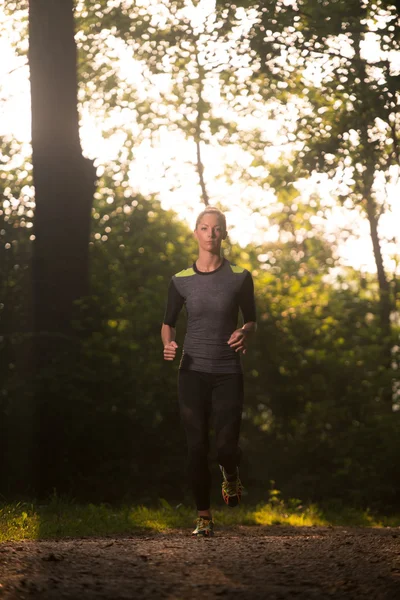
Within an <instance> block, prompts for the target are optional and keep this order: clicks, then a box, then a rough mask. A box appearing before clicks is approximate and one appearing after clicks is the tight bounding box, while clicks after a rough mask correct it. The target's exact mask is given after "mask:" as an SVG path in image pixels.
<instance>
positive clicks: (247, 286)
mask: <svg viewBox="0 0 400 600" xmlns="http://www.w3.org/2000/svg"><path fill="white" fill-rule="evenodd" d="M239 306H240V310H241V311H242V315H243V322H244V323H248V322H249V321H256V318H257V317H256V303H255V299H254V283H253V278H252V276H251V274H250V273H249V271H247V273H246V277H245V279H244V281H243V283H242V287H241V288H240V292H239Z"/></svg>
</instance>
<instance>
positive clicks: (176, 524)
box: [0, 491, 400, 543]
mask: <svg viewBox="0 0 400 600" xmlns="http://www.w3.org/2000/svg"><path fill="white" fill-rule="evenodd" d="M275 492H276V493H275V495H272V497H271V500H270V501H269V502H267V503H264V504H259V505H258V506H256V507H243V506H241V507H239V508H238V509H236V510H234V511H231V510H226V508H225V509H223V510H216V511H214V512H213V517H214V520H215V522H216V524H217V526H218V529H222V530H224V529H226V528H227V527H234V526H235V525H241V526H243V525H250V526H254V525H255V526H277V525H286V526H288V525H289V526H292V527H315V526H328V525H330V526H336V525H341V526H357V527H382V526H383V527H384V526H391V527H396V526H398V525H399V522H400V519H399V516H398V515H393V516H381V515H378V514H373V513H372V512H371V511H368V510H365V511H361V510H355V509H352V508H346V507H345V506H342V505H336V506H334V505H333V503H331V505H330V506H329V507H326V508H321V507H318V506H316V505H308V506H307V505H302V504H301V503H300V501H299V500H294V499H292V500H289V501H288V502H286V503H285V502H284V501H283V500H280V499H277V496H279V492H277V491H275ZM193 522H194V513H193V510H192V509H191V508H189V507H187V506H184V505H182V504H179V505H177V506H171V505H170V504H169V503H168V502H166V501H165V500H162V499H161V500H160V501H159V504H158V506H153V507H148V506H142V505H128V504H125V505H122V506H121V505H119V506H111V505H109V504H78V503H76V502H74V501H71V500H66V499H64V498H59V497H57V496H53V498H52V499H51V500H50V502H48V503H46V504H41V505H37V504H36V503H30V504H26V503H16V504H1V505H0V543H1V542H9V541H17V540H29V539H30V540H35V539H52V538H57V539H61V538H63V537H83V536H84V537H90V536H115V535H121V534H135V533H136V534H142V533H143V532H146V534H149V533H150V534H151V533H158V532H161V531H168V530H171V529H182V528H184V529H186V530H187V532H188V533H189V532H190V528H192V526H193Z"/></svg>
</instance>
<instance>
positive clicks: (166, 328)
mask: <svg viewBox="0 0 400 600" xmlns="http://www.w3.org/2000/svg"><path fill="white" fill-rule="evenodd" d="M175 333H176V329H175V327H171V325H167V324H166V323H163V324H162V327H161V339H162V342H163V344H164V359H165V360H174V358H175V355H176V349H177V347H178V344H177V343H176V342H175Z"/></svg>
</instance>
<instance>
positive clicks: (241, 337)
mask: <svg viewBox="0 0 400 600" xmlns="http://www.w3.org/2000/svg"><path fill="white" fill-rule="evenodd" d="M247 333H248V332H247V331H246V330H245V329H236V331H234V332H233V333H232V335H231V337H230V338H229V340H228V344H229V346H230V347H231V348H232V349H233V350H234V351H235V352H242V353H243V354H246V347H247Z"/></svg>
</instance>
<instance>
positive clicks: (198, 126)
mask: <svg viewBox="0 0 400 600" xmlns="http://www.w3.org/2000/svg"><path fill="white" fill-rule="evenodd" d="M196 63H197V69H198V75H199V88H198V99H197V115H196V133H195V142H196V155H197V173H198V175H199V183H200V188H201V200H202V202H204V204H205V206H208V205H209V204H210V198H209V195H208V193H207V188H206V182H205V180H204V164H203V160H202V157H201V146H200V144H201V124H202V122H203V112H204V110H203V79H204V69H203V68H202V66H201V64H200V61H199V54H198V51H197V48H196Z"/></svg>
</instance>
